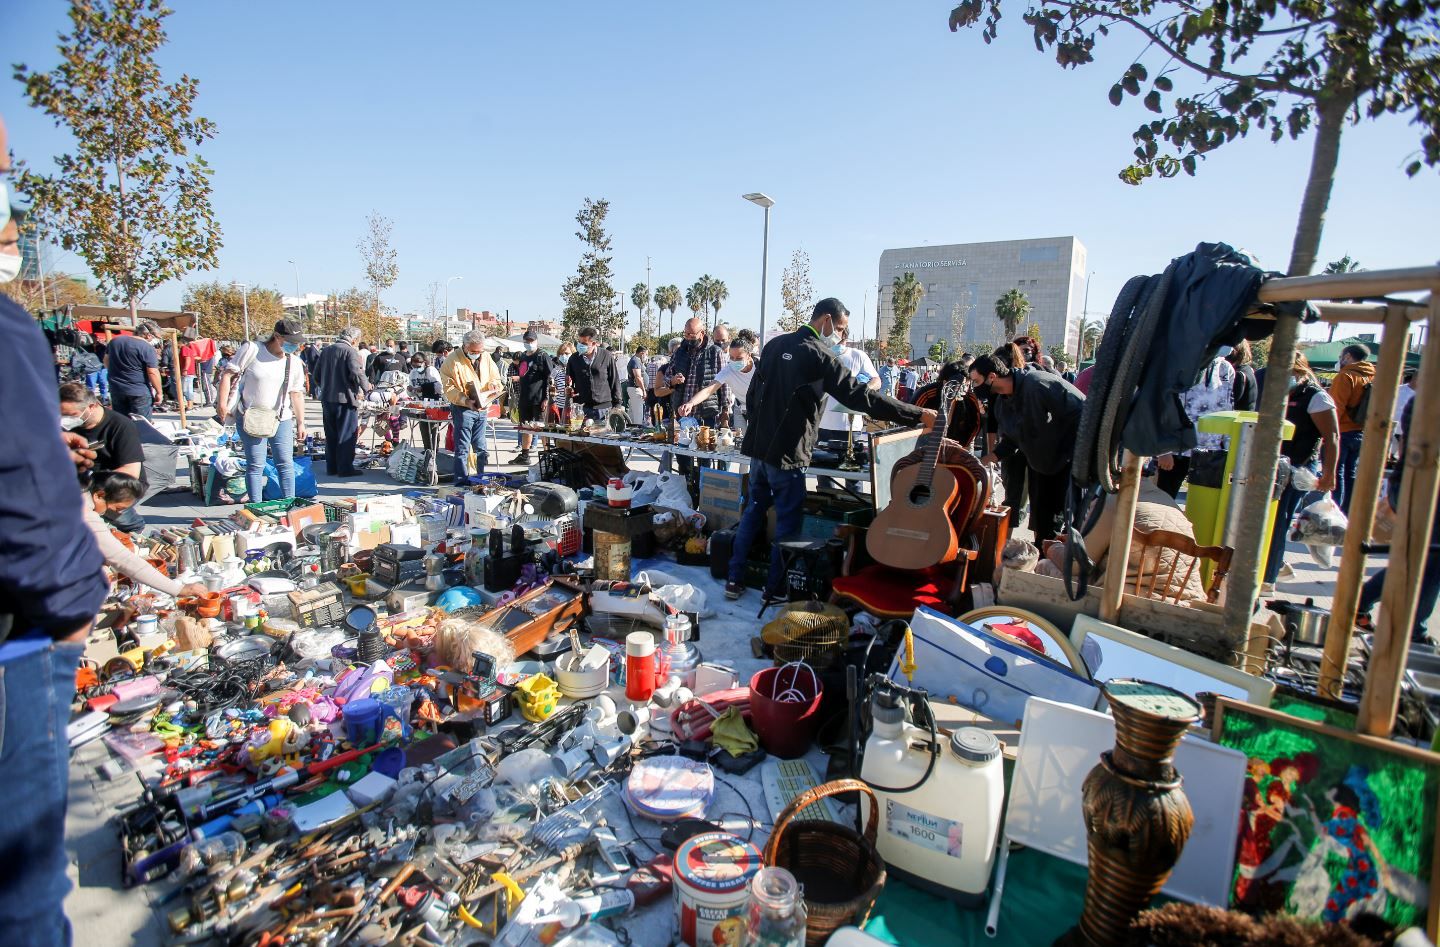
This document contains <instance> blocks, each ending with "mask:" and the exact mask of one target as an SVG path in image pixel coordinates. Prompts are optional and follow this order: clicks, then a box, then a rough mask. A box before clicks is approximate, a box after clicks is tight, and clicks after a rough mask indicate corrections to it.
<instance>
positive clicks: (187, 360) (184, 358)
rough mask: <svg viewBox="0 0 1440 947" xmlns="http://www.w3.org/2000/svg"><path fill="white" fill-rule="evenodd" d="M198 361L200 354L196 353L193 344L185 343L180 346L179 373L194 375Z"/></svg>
mask: <svg viewBox="0 0 1440 947" xmlns="http://www.w3.org/2000/svg"><path fill="white" fill-rule="evenodd" d="M200 361H201V359H200V353H199V352H197V351H196V349H195V343H194V342H186V343H185V344H184V345H182V346H180V373H181V374H182V375H194V374H195V373H196V366H198V365H199V364H200Z"/></svg>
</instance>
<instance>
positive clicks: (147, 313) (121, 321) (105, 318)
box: [70, 306, 197, 331]
mask: <svg viewBox="0 0 1440 947" xmlns="http://www.w3.org/2000/svg"><path fill="white" fill-rule="evenodd" d="M137 314H138V315H139V317H140V318H141V319H149V320H150V321H151V322H154V323H155V324H156V325H158V326H159V327H160V328H162V329H179V330H181V331H184V330H185V329H188V328H190V327H191V326H193V325H194V324H195V321H196V318H197V316H196V314H195V313H193V312H172V311H170V310H167V309H140V310H137ZM70 318H71V319H74V320H75V321H77V322H80V321H87V320H88V321H92V322H97V323H104V324H105V325H111V326H120V327H123V328H126V329H133V328H134V327H135V320H133V319H131V318H130V310H129V309H127V308H125V307H123V306H71V307H70Z"/></svg>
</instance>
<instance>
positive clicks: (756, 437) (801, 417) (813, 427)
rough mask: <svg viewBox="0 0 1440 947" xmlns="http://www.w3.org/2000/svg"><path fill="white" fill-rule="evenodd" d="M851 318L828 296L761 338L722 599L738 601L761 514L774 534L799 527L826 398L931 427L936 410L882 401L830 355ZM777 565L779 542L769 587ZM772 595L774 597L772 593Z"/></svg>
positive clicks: (777, 579) (776, 583) (783, 535)
mask: <svg viewBox="0 0 1440 947" xmlns="http://www.w3.org/2000/svg"><path fill="white" fill-rule="evenodd" d="M849 321H850V310H848V309H846V308H845V305H844V304H843V303H841V302H840V300H838V299H835V298H834V297H830V298H827V299H822V300H820V301H819V302H818V303H816V304H815V310H814V312H813V313H812V314H811V316H810V322H809V324H808V325H803V326H801V327H800V328H799V329H797V330H796V331H794V332H789V333H786V334H785V335H782V336H779V337H778V338H776V339H773V340H772V341H770V342H768V343H766V345H765V351H764V357H763V358H761V359H760V362H759V368H758V369H757V370H756V375H755V379H754V380H753V381H752V382H750V389H749V391H747V392H746V394H745V413H746V415H747V417H748V418H749V426H748V427H747V428H746V430H745V438H744V440H743V441H741V444H740V450H741V453H743V454H745V456H747V457H749V458H751V459H752V463H751V465H750V487H749V497H750V499H749V502H748V503H747V504H746V507H745V512H744V514H742V515H741V517H740V525H739V526H738V527H737V528H736V530H735V552H734V554H733V555H732V556H731V559H730V575H729V581H728V582H726V583H725V597H726V598H730V599H735V598H739V597H740V596H741V595H742V594H744V592H745V585H744V583H743V581H742V579H743V578H744V574H745V560H746V559H747V558H748V557H749V555H750V546H751V544H752V543H753V542H754V541H755V540H756V539H757V538H758V537H759V536H760V534H761V533H762V532H763V531H764V529H765V520H766V515H767V513H768V512H769V510H770V507H771V506H774V507H775V536H776V538H777V539H788V538H790V537H793V536H794V535H795V534H796V533H798V532H799V531H800V524H801V520H802V518H803V513H804V503H805V468H806V467H807V466H809V464H810V455H811V452H813V451H814V449H815V439H816V437H817V436H818V434H819V428H820V416H821V415H822V414H823V413H824V412H825V396H826V395H830V396H832V397H833V398H835V400H836V401H838V402H840V403H841V404H843V405H845V406H846V407H847V408H853V409H855V410H856V411H861V412H863V413H865V414H868V415H870V416H871V417H873V418H878V419H880V420H881V421H889V422H891V423H893V424H916V423H919V424H920V425H921V426H922V427H923V428H924V429H925V430H927V431H928V430H930V429H931V428H932V427H934V426H935V412H934V411H930V410H927V409H924V408H917V407H915V406H914V405H909V404H904V403H902V402H899V401H896V400H895V399H894V398H887V397H886V396H884V395H882V394H880V393H879V392H878V391H875V390H873V389H871V388H870V387H869V386H867V385H862V384H861V383H860V382H859V381H858V380H856V378H855V376H854V375H852V374H851V373H850V370H849V369H848V368H846V367H845V365H844V364H843V363H842V362H841V361H840V359H839V358H837V357H836V356H835V344H836V343H837V342H839V341H840V338H841V333H843V332H844V331H845V327H846V325H847V324H848V323H849ZM783 578H784V569H783V568H782V567H781V562H780V547H779V546H778V545H776V546H774V547H772V549H771V556H770V572H769V576H768V578H767V580H766V588H767V590H768V591H769V592H771V593H774V592H777V591H778V590H779V589H780V588H781V585H782V581H783ZM771 597H774V596H773V595H772V596H771Z"/></svg>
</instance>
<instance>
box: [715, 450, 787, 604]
mask: <svg viewBox="0 0 1440 947" xmlns="http://www.w3.org/2000/svg"><path fill="white" fill-rule="evenodd" d="M771 506H774V507H775V538H776V539H777V540H780V539H789V538H791V537H792V536H795V535H796V534H797V533H799V532H800V524H801V522H802V520H803V519H804V509H805V471H803V470H781V469H780V468H779V467H776V466H775V465H774V464H767V463H765V462H764V461H761V460H757V461H755V462H754V463H752V464H751V465H750V502H748V503H747V504H745V512H744V513H743V514H741V516H740V525H739V526H738V527H736V529H735V551H734V552H733V553H731V555H730V581H731V582H742V581H743V580H744V578H745V560H746V559H747V558H748V557H749V555H750V546H751V544H752V543H754V541H755V538H756V537H757V536H759V535H760V534H762V533H763V532H764V531H765V518H766V517H765V514H766V513H768V512H769V510H770V507H771ZM784 572H785V570H784V568H783V567H782V565H781V562H780V547H779V546H773V545H772V546H771V548H770V573H769V576H768V578H766V580H765V588H766V590H767V591H770V590H775V589H779V588H781V582H782V580H783V579H784Z"/></svg>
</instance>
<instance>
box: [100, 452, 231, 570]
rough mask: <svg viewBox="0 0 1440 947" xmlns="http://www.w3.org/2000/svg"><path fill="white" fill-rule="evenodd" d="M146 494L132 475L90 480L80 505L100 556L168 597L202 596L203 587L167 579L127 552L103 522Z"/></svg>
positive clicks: (141, 558)
mask: <svg viewBox="0 0 1440 947" xmlns="http://www.w3.org/2000/svg"><path fill="white" fill-rule="evenodd" d="M144 493H145V487H144V486H143V485H142V484H141V483H140V481H139V480H137V479H136V478H134V477H132V476H130V475H129V474H123V473H115V472H114V471H110V472H105V473H97V474H95V475H94V476H92V477H91V478H90V484H89V486H87V487H86V488H85V493H84V495H83V497H82V501H81V502H82V505H83V507H84V514H85V525H86V526H89V527H90V532H92V533H94V534H95V545H97V546H99V547H100V555H102V556H104V557H105V564H106V565H108V566H109V567H110V568H112V569H114V570H115V571H116V572H118V573H120V574H121V575H123V576H125V577H127V578H129V579H131V580H132V581H135V582H138V583H140V584H141V585H148V586H150V588H152V589H157V590H159V591H161V592H164V593H165V594H166V595H170V596H174V597H179V596H182V595H199V594H201V593H202V592H204V591H205V585H204V584H203V583H200V582H191V583H188V584H182V583H180V582H179V581H177V580H175V579H172V578H169V577H168V576H166V575H164V574H163V573H161V572H160V571H159V570H158V569H156V568H155V567H154V566H152V565H150V563H148V562H146V561H145V557H143V556H140V555H137V554H136V553H134V552H131V551H130V550H129V549H127V548H126V547H125V544H124V543H122V542H120V540H118V539H116V538H115V534H114V533H112V532H110V524H108V523H106V522H105V520H103V519H101V517H102V515H103V514H106V513H116V514H118V513H123V512H125V511H126V510H128V509H130V507H132V506H134V505H135V504H136V503H137V502H138V501H139V500H140V497H141V496H143V495H144Z"/></svg>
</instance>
